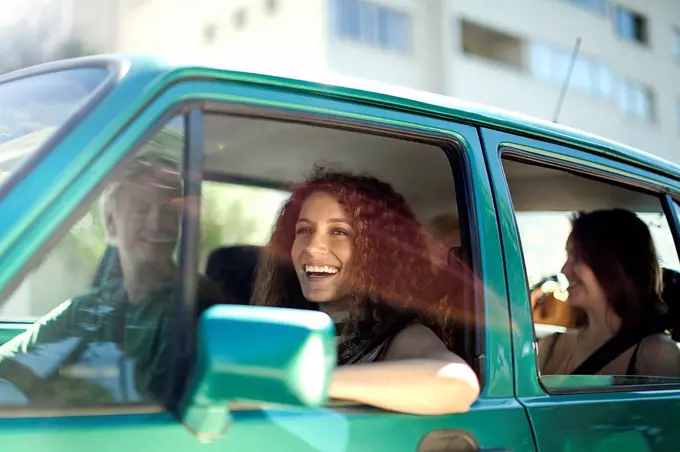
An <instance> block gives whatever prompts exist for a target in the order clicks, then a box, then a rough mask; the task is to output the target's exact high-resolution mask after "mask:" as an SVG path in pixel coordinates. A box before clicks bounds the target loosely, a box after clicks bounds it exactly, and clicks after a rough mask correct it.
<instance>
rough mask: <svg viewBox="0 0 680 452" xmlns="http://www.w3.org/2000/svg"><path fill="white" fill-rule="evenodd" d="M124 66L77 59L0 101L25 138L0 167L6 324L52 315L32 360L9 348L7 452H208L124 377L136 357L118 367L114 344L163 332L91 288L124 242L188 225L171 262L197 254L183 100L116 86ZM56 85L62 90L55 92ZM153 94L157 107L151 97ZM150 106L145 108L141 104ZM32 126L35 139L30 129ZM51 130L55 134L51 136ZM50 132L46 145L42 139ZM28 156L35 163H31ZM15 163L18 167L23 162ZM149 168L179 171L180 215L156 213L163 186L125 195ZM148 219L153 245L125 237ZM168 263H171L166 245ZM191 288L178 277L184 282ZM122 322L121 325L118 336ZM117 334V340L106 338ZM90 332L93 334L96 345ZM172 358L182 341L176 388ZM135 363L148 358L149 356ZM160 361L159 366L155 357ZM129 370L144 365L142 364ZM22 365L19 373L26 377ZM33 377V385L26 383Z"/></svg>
mask: <svg viewBox="0 0 680 452" xmlns="http://www.w3.org/2000/svg"><path fill="white" fill-rule="evenodd" d="M127 64H128V62H125V61H116V60H110V59H93V60H90V61H88V62H84V63H83V62H75V63H72V62H67V63H60V64H57V65H52V66H50V67H47V68H36V69H34V70H30V71H27V72H25V73H22V74H19V75H17V76H16V77H13V78H11V79H9V80H7V79H4V80H2V81H0V91H2V89H3V88H5V87H8V88H9V91H10V94H7V91H5V92H2V93H0V104H1V105H3V111H5V112H6V111H14V110H16V113H17V115H16V118H13V120H14V121H15V122H12V121H10V122H9V124H10V127H9V130H10V132H12V131H13V130H14V131H17V133H18V136H10V138H9V139H8V140H7V141H5V142H3V143H2V145H1V147H0V155H1V156H2V158H0V160H2V161H3V164H4V165H5V166H3V168H2V169H3V171H6V172H8V175H7V177H6V178H4V179H3V180H2V183H1V184H0V211H1V212H2V215H1V216H2V218H3V221H2V225H1V226H0V229H2V231H1V232H0V243H1V245H0V248H1V251H0V254H1V255H2V257H0V262H1V263H0V281H1V282H0V290H1V293H2V295H1V297H0V302H1V305H2V308H3V311H2V315H4V316H6V317H5V319H7V320H10V321H11V320H13V319H14V318H16V317H21V318H26V317H32V318H43V319H45V318H47V317H49V318H51V320H50V321H49V322H48V321H46V322H44V324H42V325H34V327H33V328H34V329H33V330H31V331H32V334H33V335H34V336H35V341H36V342H35V343H32V342H30V346H29V347H27V348H28V350H24V349H23V347H21V344H19V346H18V347H17V344H18V343H17V344H12V343H10V344H5V345H4V346H3V348H2V350H1V351H0V353H2V354H3V359H2V360H0V361H1V363H0V377H1V378H0V443H2V448H3V450H7V451H11V450H21V449H24V448H26V447H37V448H40V449H43V450H53V451H66V450H69V451H85V450H92V448H93V447H95V448H97V449H99V450H110V451H114V450H121V449H124V448H130V447H132V448H139V447H143V448H144V449H145V450H149V451H155V450H159V451H160V450H164V451H169V450H191V449H192V448H194V447H199V446H200V442H199V441H198V440H197V439H196V437H195V435H194V434H193V433H191V432H190V431H189V430H187V429H186V428H185V427H183V426H182V424H181V422H180V421H178V420H177V417H176V414H175V412H174V411H173V409H172V408H171V407H172V405H173V400H172V399H170V398H167V399H165V398H162V397H160V396H158V397H156V396H151V395H150V393H146V392H144V391H143V390H142V391H140V388H139V387H137V386H135V385H134V384H132V385H131V384H130V380H128V379H127V376H128V375H129V373H128V371H129V369H130V367H129V366H128V363H129V361H127V359H124V357H120V347H121V343H119V342H118V340H119V339H120V338H121V337H124V338H125V341H127V340H130V339H131V338H132V337H133V336H134V335H135V334H137V335H138V336H137V339H136V340H137V341H139V339H141V338H143V337H144V336H143V334H142V333H135V331H134V330H137V331H145V332H146V333H153V332H154V331H155V329H156V328H158V327H159V325H156V324H152V323H150V322H148V323H146V324H145V323H143V322H142V323H136V322H134V321H133V322H129V323H128V324H124V325H118V326H116V325H115V324H113V317H111V316H107V311H109V310H110V308H113V307H115V303H117V302H118V301H120V300H116V299H115V295H114V292H116V291H115V290H114V291H113V292H111V291H109V290H108V289H106V287H109V286H106V285H104V286H101V287H94V288H93V287H92V281H93V280H94V278H95V274H96V272H97V267H98V264H99V263H100V262H101V261H103V260H105V256H106V255H107V252H106V250H107V247H108V245H110V244H111V243H115V246H116V247H118V248H121V247H123V243H124V242H126V241H127V242H128V244H127V245H130V244H131V243H132V244H136V246H127V245H126V249H128V250H130V249H132V250H135V249H137V250H144V249H145V247H147V246H148V245H149V243H148V242H149V240H148V239H149V238H150V237H151V236H152V235H153V234H155V233H159V231H176V230H178V229H177V228H178V227H179V223H180V222H181V224H182V231H181V235H177V236H174V237H172V234H170V235H169V236H168V241H169V242H172V241H176V249H177V254H176V259H175V261H174V262H173V263H174V264H175V265H176V266H177V269H178V270H180V269H181V268H183V266H184V265H185V261H186V259H187V256H189V255H190V253H191V252H192V250H194V249H196V244H195V240H196V236H195V235H193V236H191V233H188V231H190V230H191V229H192V227H191V224H192V220H191V218H192V215H191V214H190V212H189V210H188V209H187V208H186V207H184V206H185V205H186V204H187V203H185V202H184V199H186V198H188V196H187V193H189V192H190V190H191V189H192V184H191V182H189V178H188V176H187V172H186V171H187V170H188V169H190V168H191V165H188V164H187V163H186V161H190V160H191V159H190V158H189V156H191V155H197V152H196V151H194V152H191V151H190V150H188V149H185V142H184V136H185V134H184V129H185V122H188V121H189V119H186V117H185V115H184V112H183V111H181V109H182V108H184V103H183V100H182V99H183V98H182V95H181V94H179V93H169V94H168V96H167V98H164V99H156V100H155V101H154V100H153V97H154V96H153V93H152V92H149V91H145V88H149V84H148V79H147V78H146V76H145V75H144V74H142V75H140V74H139V73H137V71H136V70H130V71H123V72H124V73H126V74H127V76H126V77H119V75H120V74H121V73H123V72H120V70H121V68H122V67H125V68H127V69H129V67H127ZM92 70H94V71H95V72H97V73H99V72H103V76H102V77H101V78H100V79H99V80H98V81H97V82H96V83H95V81H94V80H92V79H91V77H92V76H91V74H90V72H89V71H92ZM142 72H144V71H142ZM147 75H148V74H147ZM128 76H129V77H128ZM53 79H56V80H53ZM102 80H103V82H102ZM5 83H6V85H4V84H5ZM15 83H16V84H15ZM97 83H101V84H100V85H97ZM3 85H4V86H3ZM24 85H26V86H24ZM56 85H58V86H56ZM93 86H94V88H92V87H93ZM97 86H99V87H97ZM57 87H58V88H59V89H61V90H64V92H63V93H59V91H55V88H57ZM88 88H92V89H91V91H92V92H94V95H92V96H90V97H86V99H85V102H83V99H82V98H81V97H74V98H73V99H71V97H70V96H76V94H79V93H81V92H82V91H81V90H85V93H86V94H87V93H88V92H87V89H88ZM145 93H146V94H148V95H149V96H150V99H151V100H150V99H145V100H142V97H143V95H144V94H145ZM3 94H4V95H3ZM19 94H21V96H20V95H19ZM22 96H24V97H22ZM26 96H27V97H26ZM43 96H44V97H43ZM140 100H141V107H140V105H139V104H137V105H136V102H138V101H140ZM146 100H149V102H148V103H146ZM69 102H71V103H72V104H75V106H73V108H62V107H69V106H72V105H71V104H69ZM81 106H82V108H80V107H81ZM13 109H14V110H13ZM22 121H23V122H22ZM5 125H6V124H5ZM36 126H37V130H32V129H33V128H35V127H36ZM12 127H15V128H14V129H13V128H12ZM51 130H54V132H53V134H52V135H49V132H50V131H51ZM26 131H28V136H27V135H26ZM46 132H47V134H48V135H49V138H47V139H45V138H44V136H41V134H46ZM22 134H23V135H22ZM35 134H37V135H35ZM41 144H42V146H41ZM159 144H160V145H159ZM31 145H33V147H31ZM26 150H29V151H30V152H33V153H32V154H30V152H29V153H28V155H25V154H26V152H25V151H26ZM199 153H200V151H199ZM150 156H155V157H154V158H151V157H150ZM17 157H21V158H20V159H17V161H16V162H15V160H14V159H16V158H17ZM147 157H148V158H149V159H147ZM161 157H162V158H163V159H165V160H166V161H165V163H163V166H161V164H160V163H159V162H160V161H161V160H159V159H158V158H161ZM142 161H143V162H144V164H145V165H146V167H148V168H146V169H145V170H144V171H149V172H150V173H153V172H155V171H157V170H160V169H161V168H163V170H164V171H165V170H166V169H167V168H168V165H170V166H172V165H175V166H174V167H175V168H177V170H176V172H174V173H172V174H174V175H175V176H176V179H177V180H181V181H182V185H183V187H185V188H183V189H182V190H176V191H173V192H172V193H173V194H174V195H176V197H175V198H173V199H174V202H175V203H176V205H177V206H179V207H178V208H175V209H172V212H171V214H170V217H167V216H166V215H167V212H166V213H163V214H158V209H157V208H156V207H153V206H154V203H152V202H151V201H150V200H151V199H155V197H156V196H157V194H154V193H155V192H154V191H153V190H156V188H158V189H159V190H160V187H156V188H154V187H153V185H149V186H138V187H137V189H136V190H131V189H130V188H129V186H128V185H126V184H127V183H128V182H129V180H128V179H127V178H128V177H132V174H133V168H137V169H135V170H134V171H139V168H138V167H135V165H134V164H133V163H134V162H136V163H140V162H142ZM138 166H139V165H138ZM134 174H137V173H134ZM141 174H142V173H139V174H137V176H139V177H142V176H141ZM137 176H135V177H137ZM173 181H175V179H173ZM114 199H115V201H114ZM140 200H146V201H147V204H146V207H143V208H142V207H139V206H142V205H143V204H137V206H138V210H135V209H133V208H132V207H131V206H132V205H133V204H132V202H133V201H140ZM158 205H165V203H163V204H158ZM149 206H152V207H149ZM109 209H110V212H109ZM152 211H153V212H156V213H155V214H153V215H157V218H158V220H157V221H156V220H149V221H148V224H149V225H153V224H155V225H157V227H158V229H157V230H156V229H149V230H146V232H145V233H143V234H141V235H140V236H139V237H142V236H146V239H142V240H141V241H136V240H137V238H138V237H137V236H136V235H135V234H136V233H135V232H134V231H132V230H131V229H130V228H129V227H128V229H127V230H128V232H127V233H125V234H124V233H123V232H122V229H121V228H123V227H126V226H125V225H126V224H128V225H129V224H137V226H138V227H140V228H141V229H144V228H145V227H146V226H140V225H141V224H142V223H143V222H142V221H141V219H145V218H151V217H152V214H151V213H150V212H152ZM114 213H115V215H114ZM123 213H124V214H123ZM119 214H120V216H119ZM112 219H113V220H112ZM114 220H115V221H114ZM114 223H115V224H117V225H118V226H115V225H114ZM195 224H196V225H197V224H198V223H197V222H195ZM150 227H151V228H153V227H154V226H150ZM151 230H153V231H156V232H149V231H151ZM190 236H191V238H190ZM125 237H127V238H125ZM129 240H131V241H129ZM173 243H174V242H173ZM166 248H167V247H166ZM149 250H150V248H147V249H146V251H142V252H141V253H139V254H154V253H153V252H149V253H147V251H149ZM165 253H166V255H168V252H167V249H166V252H165ZM184 280H187V279H186V278H184ZM142 282H144V281H143V279H142ZM141 285H143V284H141ZM183 285H184V283H183V281H181V280H180V283H179V286H183ZM173 290H174V289H173ZM159 297H160V296H159ZM189 298H190V296H189ZM187 299H188V298H187V297H185V296H181V295H177V296H175V293H174V292H172V294H171V295H169V296H168V297H167V299H164V298H163V299H162V298H156V300H154V301H153V302H154V303H166V302H168V303H169V306H170V307H173V306H175V305H177V306H180V304H181V303H182V302H184V301H185V300H187ZM127 301H130V300H127ZM191 302H193V300H191ZM162 318H163V319H165V320H167V322H164V324H165V325H166V328H167V330H168V331H169V332H172V331H180V332H181V331H182V329H181V328H177V327H176V326H175V323H176V319H175V317H174V316H173V315H172V314H170V315H169V316H168V315H166V316H165V317H162ZM64 319H67V320H72V321H73V322H68V321H66V322H65V321H64ZM109 319H111V321H109ZM158 319H161V317H159V318H158ZM8 323H9V322H8ZM12 325H14V327H15V330H20V329H21V328H23V327H25V326H27V324H26V323H25V322H24V323H18V322H13V323H12ZM37 326H39V327H40V329H39V330H38V329H37ZM55 326H56V328H55ZM121 326H122V328H123V329H122V330H118V329H119V328H120V327H121ZM45 328H46V329H45ZM107 330H109V331H110V332H112V331H113V330H118V331H119V333H112V334H109V333H106V331H107ZM6 331H9V329H7V330H6ZM87 331H90V332H94V333H95V334H91V335H88V334H87ZM79 334H82V335H81V336H79ZM10 335H11V334H8V336H10ZM22 344H29V342H22ZM36 344H37V345H36ZM68 344H71V345H68ZM74 344H75V345H76V346H75V347H72V345H74ZM79 347H80V348H79ZM75 350H80V352H78V353H76V352H75ZM175 356H176V353H175V345H174V344H173V345H172V346H171V347H170V351H169V352H168V353H167V354H166V355H165V356H164V357H162V358H160V359H159V362H162V366H161V368H162V367H167V368H168V369H169V371H168V372H167V377H161V378H162V379H165V378H167V384H172V379H173V378H174V375H175V374H174V372H173V371H172V369H173V366H172V365H173V363H174V359H175ZM83 357H85V358H83ZM119 357H120V358H119ZM147 358H148V357H147ZM135 360H137V361H140V362H141V359H140V358H139V357H136V358H135V359H133V361H135ZM152 361H153V357H151V361H149V360H147V362H152ZM8 362H13V363H14V364H13V367H7V366H6V363H8ZM17 363H19V365H17ZM131 364H132V367H133V368H134V366H135V364H136V363H135V362H132V363H131ZM141 367H142V368H143V367H144V366H143V365H142V366H141ZM19 368H20V369H23V372H22V373H17V372H16V370H17V369H19ZM27 369H28V370H29V372H26V370H27ZM23 377H30V378H29V380H30V381H28V380H27V379H26V378H23ZM42 379H45V380H47V379H50V381H53V382H56V384H55V386H54V387H51V388H50V391H49V392H42V389H43V388H46V386H41V381H42ZM38 389H40V390H38ZM28 438H30V442H31V444H30V446H29V445H28V444H27V441H28Z"/></svg>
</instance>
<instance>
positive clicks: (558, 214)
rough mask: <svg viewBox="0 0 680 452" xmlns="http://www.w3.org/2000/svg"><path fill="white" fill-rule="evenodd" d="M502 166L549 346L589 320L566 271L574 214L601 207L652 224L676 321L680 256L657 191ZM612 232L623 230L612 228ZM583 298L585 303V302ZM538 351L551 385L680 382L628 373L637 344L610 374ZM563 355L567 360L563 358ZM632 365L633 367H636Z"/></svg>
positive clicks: (517, 164)
mask: <svg viewBox="0 0 680 452" xmlns="http://www.w3.org/2000/svg"><path fill="white" fill-rule="evenodd" d="M503 168H504V171H505V174H506V178H507V181H508V187H509V190H510V195H511V198H512V203H513V208H514V211H515V219H516V222H517V228H518V232H519V236H520V237H519V238H520V242H521V247H522V248H521V249H522V253H523V258H524V267H525V272H526V278H527V286H528V288H529V295H530V296H529V300H527V302H528V303H530V307H531V313H532V320H533V324H534V333H535V336H536V338H537V340H538V341H541V340H546V341H548V342H545V343H543V345H545V344H550V343H551V342H549V341H554V340H556V339H555V338H559V339H561V338H560V336H554V337H549V336H552V335H554V334H561V333H565V332H569V331H571V334H572V335H573V334H576V332H578V331H579V329H580V328H583V327H584V326H585V325H586V323H587V319H586V318H585V314H584V312H583V311H582V310H580V308H579V307H578V306H574V304H573V303H576V302H572V300H571V299H570V293H569V290H570V287H569V281H568V280H567V277H566V275H565V274H563V272H568V270H564V265H565V262H567V240H568V238H569V236H570V234H571V231H572V219H573V218H574V217H575V216H576V215H577V214H580V213H590V212H593V211H598V210H610V209H623V210H625V211H628V212H630V213H633V214H634V215H635V216H637V217H638V218H639V219H640V220H642V222H643V223H644V224H645V225H646V227H647V229H648V231H649V233H650V235H651V238H652V242H653V246H654V248H655V251H656V255H657V258H658V264H659V267H660V268H661V269H663V272H662V274H663V279H662V283H663V285H664V292H663V293H662V294H661V296H662V298H663V299H664V301H665V302H666V304H667V305H668V306H669V309H670V310H671V311H669V312H670V313H669V314H667V315H666V316H665V319H664V320H663V321H664V322H670V319H671V317H672V316H673V315H674V314H673V312H675V310H677V307H676V305H677V304H678V303H679V302H680V299H678V297H677V294H676V293H675V292H672V290H673V289H671V286H672V284H671V283H672V281H670V280H669V279H670V278H675V276H673V275H677V273H676V272H678V271H679V270H680V261H679V259H678V253H677V250H676V246H675V241H674V239H673V231H672V228H671V222H670V221H669V218H667V216H666V213H665V211H664V207H663V202H662V198H661V197H660V196H659V195H655V194H653V193H646V192H644V191H638V190H637V189H632V188H630V187H626V186H623V185H619V184H615V183H611V182H608V181H605V180H603V179H598V178H595V177H590V176H588V177H586V176H585V175H581V174H578V173H576V172H571V171H564V170H560V169H553V168H551V167H548V166H544V165H543V164H537V163H533V162H530V161H528V160H512V159H510V158H504V159H503ZM589 224H591V223H589ZM611 232H612V234H614V233H619V231H618V230H613V229H612V231H611ZM579 262H580V261H579ZM574 265H576V264H574ZM579 274H580V273H579ZM572 276H573V275H572ZM577 278H578V276H577ZM577 281H581V280H579V279H577ZM621 283H623V281H621ZM600 284H602V283H600ZM602 287H604V286H602ZM574 290H578V289H574ZM573 298H574V297H573V296H572V299H573ZM581 298H583V297H581ZM590 299H591V298H588V300H590ZM581 302H583V303H585V302H584V301H583V300H581ZM650 302H651V301H650ZM673 325H675V324H673ZM668 332H669V333H672V336H671V338H670V339H672V340H674V341H679V340H680V331H677V328H675V327H673V328H670V329H669V331H668ZM569 337H572V336H569ZM569 337H565V339H569ZM670 339H669V340H670ZM671 344H672V342H671ZM679 346H680V345H679ZM538 349H539V354H538V355H539V356H538V360H539V361H538V364H539V368H540V369H542V374H541V375H539V378H540V379H541V382H542V383H543V385H544V386H545V387H546V388H548V389H549V390H553V389H555V390H574V389H578V390H580V389H583V390H587V391H594V390H598V389H597V388H599V390H605V389H607V388H612V387H614V386H617V387H621V386H630V387H634V386H640V385H651V384H675V385H678V384H680V375H678V376H657V375H635V374H630V375H629V374H627V372H628V371H627V369H626V365H628V366H630V365H631V364H630V363H631V362H632V363H635V360H633V352H632V347H631V349H630V350H628V349H627V350H625V351H624V353H622V354H620V355H617V356H615V357H614V358H613V359H612V360H611V361H609V362H607V363H606V364H605V366H604V367H603V368H602V372H601V373H602V374H607V375H588V376H584V375H570V373H571V372H572V371H574V370H575V369H577V367H576V366H577V365H578V364H579V363H581V362H582V360H583V359H584V358H580V359H579V361H578V362H576V363H571V367H569V365H566V364H564V363H562V364H555V362H554V361H552V352H554V350H555V349H554V348H551V347H549V346H543V347H542V346H541V345H540V344H539V348H538ZM560 356H562V355H560ZM586 356H587V355H586ZM669 359H674V358H673V357H670V358H669ZM557 361H558V362H561V360H560V359H558V360H557ZM633 366H634V364H633ZM564 369H567V370H566V371H565V370H564ZM617 369H618V370H617ZM628 370H629V371H630V367H629V368H628ZM630 372H632V371H630Z"/></svg>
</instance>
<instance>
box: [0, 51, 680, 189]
mask: <svg viewBox="0 0 680 452" xmlns="http://www.w3.org/2000/svg"><path fill="white" fill-rule="evenodd" d="M84 63H97V64H107V65H116V66H117V67H118V68H119V72H120V74H121V78H125V79H130V80H133V79H135V78H140V79H145V80H157V79H158V76H163V78H164V79H165V80H168V81H169V80H176V79H179V78H186V77H191V78H194V79H195V78H210V79H222V80H232V81H238V82H246V83H251V84H259V85H269V86H279V87H282V88H292V89H296V90H302V91H306V92H310V93H315V94H323V95H328V96H332V97H338V98H343V99H351V100H356V101H362V102H369V103H372V104H380V105H385V106H390V107H392V108H399V109H403V110H408V111H417V112H422V113H427V114H431V115H435V116H439V117H445V118H447V119H452V120H456V121H460V122H464V123H467V124H471V125H476V126H484V127H489V128H492V129H496V130H501V131H506V132H510V133H516V134H520V135H524V136H528V137H531V138H537V139H543V140H548V141H551V142H555V143H559V144H566V145H569V146H577V147H579V148H581V149H584V150H588V151H590V152H591V153H594V154H597V155H602V156H607V157H610V158H613V159H616V160H619V161H624V162H627V163H630V164H632V165H635V166H638V167H641V168H645V169H648V170H651V171H654V172H656V173H660V174H663V175H665V176H668V177H670V178H672V179H675V180H680V164H677V163H674V162H671V161H669V160H667V159H664V158H661V157H659V156H657V155H654V154H651V153H649V152H646V151H643V150H640V149H637V148H634V147H631V146H628V145H625V144H622V143H618V142H616V141H613V140H610V139H607V138H604V137H601V136H598V135H596V134H592V133H588V132H585V131H582V130H579V129H575V128H572V127H568V126H565V125H562V124H556V123H553V122H550V121H545V120H542V119H538V118H535V117H532V116H529V115H524V114H521V113H517V112H513V111H508V110H503V109H500V108H495V107H492V106H488V105H483V104H479V103H475V102H470V101H465V100H462V99H457V98H454V97H450V96H444V95H440V94H435V93H430V92H426V91H421V90H417V89H412V88H406V87H400V86H394V85H389V84H386V83H382V82H377V81H372V80H365V79H360V78H355V77H349V76H346V75H342V74H339V73H334V72H333V71H330V70H321V69H316V70H315V69H314V68H310V67H304V68H294V67H288V68H280V69H279V68H277V69H276V70H275V71H274V70H272V69H271V68H270V67H267V66H266V65H265V64H264V63H263V64H262V65H258V64H257V62H252V61H249V62H243V63H239V62H235V63H229V64H228V65H224V64H220V63H218V62H216V61H214V60H206V59H205V58H201V57H194V56H191V57H185V56H176V55H172V56H163V55H140V54H112V55H98V56H92V57H83V58H76V59H72V60H65V61H59V62H53V63H47V64H43V65H40V66H34V67H31V68H27V69H22V70H19V71H16V72H13V73H11V74H7V75H4V76H0V83H2V82H4V81H6V80H8V79H11V78H15V77H21V76H25V75H30V74H31V73H35V72H43V71H45V70H55V69H59V68H62V67H63V68H66V67H71V66H73V65H82V64H84ZM150 76H151V77H150Z"/></svg>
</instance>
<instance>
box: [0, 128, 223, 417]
mask: <svg viewBox="0 0 680 452" xmlns="http://www.w3.org/2000/svg"><path fill="white" fill-rule="evenodd" d="M179 124H181V122H180V123H179ZM183 146H184V132H183V129H182V128H179V129H178V128H177V127H175V126H174V125H173V126H166V127H163V128H162V129H161V130H160V131H159V132H158V133H157V134H155V135H154V136H153V138H152V139H151V140H150V141H149V142H147V143H144V144H143V145H142V147H141V148H140V150H139V151H138V152H137V153H135V154H134V155H133V156H131V158H129V159H127V160H126V161H125V162H124V163H123V164H122V165H121V167H120V168H117V169H116V171H115V173H114V174H112V178H111V180H108V181H106V184H105V186H104V187H103V189H102V190H103V191H102V192H101V194H99V195H98V196H97V197H96V199H95V200H94V201H92V202H91V203H90V204H89V205H84V206H82V207H83V210H84V213H83V214H81V215H80V217H79V218H78V219H77V220H76V221H75V222H74V223H75V224H73V225H72V226H71V227H70V229H68V230H67V231H66V232H65V234H64V235H63V236H62V237H61V238H60V239H59V240H58V241H56V243H55V245H54V246H52V247H51V249H50V250H49V251H47V252H46V254H45V255H44V257H43V258H42V259H41V260H40V261H39V262H38V263H37V265H36V266H35V267H34V268H33V270H32V271H30V272H29V273H27V274H26V276H25V277H24V278H23V280H22V281H21V282H20V284H19V286H18V288H17V289H16V290H15V291H14V292H13V293H12V294H10V295H9V297H8V298H6V299H3V300H0V318H2V319H3V320H12V319H27V318H33V319H35V318H39V320H38V321H37V322H35V323H33V325H31V326H30V327H29V328H28V329H27V330H26V332H24V333H22V334H19V335H18V336H16V337H15V338H14V339H12V340H10V341H9V342H7V343H5V344H4V345H2V346H0V407H3V406H16V405H19V406H26V405H28V406H31V407H41V406H47V407H51V408H55V407H56V408H65V407H75V406H81V407H82V406H92V405H97V406H102V405H111V404H113V405H116V404H127V403H130V404H139V403H158V402H161V401H162V400H165V399H164V397H165V395H166V394H165V392H164V391H165V390H166V388H167V387H168V378H169V377H170V375H171V372H170V371H169V370H170V364H171V362H172V347H170V345H169V344H170V340H171V337H172V336H173V335H172V329H173V325H174V323H173V321H172V319H173V314H172V313H173V309H174V308H173V306H174V302H175V300H176V299H177V298H178V296H179V295H178V294H179V293H180V292H179V286H180V284H179V279H178V278H179V270H178V268H179V267H178V265H179V259H181V256H180V255H179V253H178V249H179V243H180V240H181V227H180V225H181V219H182V215H183V211H184V202H183V200H184V190H183V180H184V179H183V176H182V166H181V162H182V160H183V159H182V153H183ZM112 247H113V248H115V249H116V250H117V252H118V256H119V257H120V262H121V267H122V273H121V274H120V276H119V277H117V278H109V279H108V280H106V281H102V282H101V284H95V285H94V286H93V280H94V277H95V273H96V270H97V269H98V268H99V267H100V266H101V264H102V260H104V259H106V256H108V255H109V254H108V253H106V250H107V249H110V248H112ZM199 286H200V287H199V288H200V290H201V291H202V293H206V294H207V293H208V292H209V289H210V287H208V286H209V283H208V282H207V280H206V284H205V285H204V284H203V283H202V284H199ZM212 287H214V286H212ZM214 293H219V290H218V289H217V288H215V292H214ZM206 296H208V297H211V296H210V295H206ZM198 298H200V297H198Z"/></svg>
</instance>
